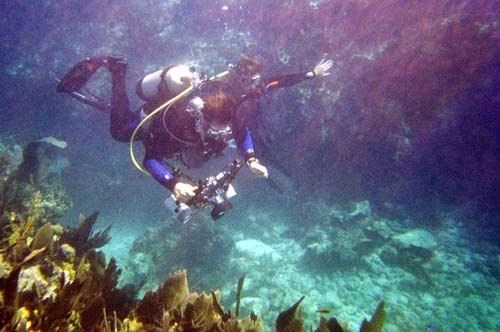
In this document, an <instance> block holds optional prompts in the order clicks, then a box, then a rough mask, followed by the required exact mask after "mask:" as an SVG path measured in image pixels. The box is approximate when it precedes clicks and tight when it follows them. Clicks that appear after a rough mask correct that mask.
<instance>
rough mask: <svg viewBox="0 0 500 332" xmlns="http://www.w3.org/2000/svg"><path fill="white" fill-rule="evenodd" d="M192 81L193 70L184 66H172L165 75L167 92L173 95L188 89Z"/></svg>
mask: <svg viewBox="0 0 500 332" xmlns="http://www.w3.org/2000/svg"><path fill="white" fill-rule="evenodd" d="M194 80H195V75H194V68H193V67H188V66H186V65H177V66H173V67H172V68H170V69H169V70H167V72H166V74H165V81H166V83H167V87H168V90H169V91H170V92H172V93H174V94H178V93H181V92H182V91H184V90H186V89H187V88H189V87H190V86H191V84H192V83H193V81H194Z"/></svg>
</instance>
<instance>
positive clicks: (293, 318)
mask: <svg viewBox="0 0 500 332" xmlns="http://www.w3.org/2000/svg"><path fill="white" fill-rule="evenodd" d="M304 298H305V296H302V297H301V298H300V299H299V300H298V301H297V302H295V304H294V305H292V306H291V307H290V308H288V309H287V310H285V311H283V312H281V313H280V314H279V315H278V318H277V319H276V332H302V331H304V320H303V319H302V316H301V314H300V304H301V303H302V301H303V300H304Z"/></svg>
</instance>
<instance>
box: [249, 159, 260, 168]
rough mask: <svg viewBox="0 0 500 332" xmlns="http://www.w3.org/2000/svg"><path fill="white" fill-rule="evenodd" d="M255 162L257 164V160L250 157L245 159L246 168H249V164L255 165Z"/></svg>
mask: <svg viewBox="0 0 500 332" xmlns="http://www.w3.org/2000/svg"><path fill="white" fill-rule="evenodd" d="M255 162H256V163H258V162H259V159H257V158H255V157H250V158H248V159H247V166H249V167H250V164H252V163H255Z"/></svg>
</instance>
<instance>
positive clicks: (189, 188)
mask: <svg viewBox="0 0 500 332" xmlns="http://www.w3.org/2000/svg"><path fill="white" fill-rule="evenodd" d="M197 188H198V187H196V186H193V185H191V184H189V183H185V182H177V184H176V185H175V187H174V190H173V191H172V194H173V195H174V197H175V199H176V200H177V201H178V202H179V203H187V202H189V200H190V199H191V198H193V197H194V196H195V190H196V189H197Z"/></svg>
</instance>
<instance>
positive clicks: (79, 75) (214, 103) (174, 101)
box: [57, 56, 333, 222]
mask: <svg viewBox="0 0 500 332" xmlns="http://www.w3.org/2000/svg"><path fill="white" fill-rule="evenodd" d="M332 65H333V62H332V60H326V59H323V60H321V61H320V62H319V63H318V64H317V65H316V66H315V67H314V69H313V70H311V71H308V72H305V73H297V74H291V75H283V76H279V77H275V78H271V79H263V78H261V76H260V74H261V70H262V64H261V63H260V62H259V61H257V60H254V59H252V58H250V57H247V56H242V57H241V59H240V60H239V61H238V63H237V64H236V65H235V66H230V68H229V70H228V71H226V72H224V73H222V74H219V75H217V76H215V77H213V78H207V77H205V76H204V75H200V74H199V73H198V72H197V71H196V70H195V68H194V67H189V66H186V65H174V66H170V67H167V68H165V69H162V70H158V71H156V72H153V73H151V74H148V75H146V76H144V77H143V78H142V79H140V80H139V81H138V83H137V86H136V92H137V95H138V96H139V98H140V99H141V100H142V101H144V104H143V105H142V106H141V107H140V108H139V109H138V110H136V111H131V110H130V107H129V99H128V97H127V94H126V86H125V78H126V77H125V76H126V72H127V63H126V62H125V60H124V58H123V57H121V56H97V57H92V58H87V59H85V60H84V61H82V62H80V63H78V64H77V65H75V66H74V67H72V68H71V69H70V70H69V71H68V72H67V73H66V74H65V76H64V77H63V78H62V79H61V80H60V81H58V86H57V92H63V93H67V94H69V95H70V96H72V97H73V98H75V99H77V100H78V101H80V102H83V103H85V104H88V105H90V106H92V107H94V108H96V109H98V110H100V111H103V112H106V113H109V114H110V132H111V135H112V137H113V138H114V139H115V140H117V141H120V142H130V144H131V157H132V160H133V161H134V163H135V164H136V166H137V167H138V168H139V169H141V170H143V171H145V172H147V173H148V174H150V175H151V176H152V177H153V178H154V179H155V180H156V181H157V182H159V183H160V184H161V185H162V186H164V187H165V188H167V189H168V190H169V191H170V192H171V193H172V195H171V196H170V200H167V201H166V205H167V207H169V208H170V209H171V210H172V211H173V212H174V213H175V214H177V216H178V218H179V219H180V220H181V221H183V222H187V220H189V218H190V213H189V207H190V206H192V205H196V207H198V208H202V207H205V206H208V205H211V206H212V207H213V209H212V213H211V215H212V218H213V219H217V218H218V217H220V216H221V215H222V214H224V212H225V211H227V210H228V209H230V208H231V206H232V205H230V203H229V201H228V198H230V197H231V196H232V195H234V194H235V192H234V190H233V188H232V186H231V184H230V182H231V181H232V180H233V179H234V176H235V175H236V172H237V171H238V170H239V169H240V166H241V162H237V161H235V162H233V163H232V164H231V167H230V169H229V170H228V171H224V172H221V173H219V174H218V175H216V176H214V177H209V178H207V179H206V180H205V181H198V183H193V181H188V180H184V179H183V176H181V173H180V172H179V171H178V170H177V169H176V168H174V167H172V166H171V165H170V164H168V162H167V160H168V159H171V158H174V157H177V158H178V159H179V160H180V161H181V162H182V163H183V164H184V165H185V166H186V167H187V168H199V167H201V166H202V165H203V164H204V163H205V162H206V161H207V160H209V159H210V158H211V157H215V156H220V155H222V153H223V151H224V149H225V148H226V147H227V146H228V145H229V146H235V145H236V146H237V147H238V148H239V150H240V152H241V155H242V157H243V159H244V161H245V162H246V165H247V166H248V168H249V169H250V170H251V171H252V172H253V173H255V174H257V175H258V176H261V177H265V178H267V177H268V170H267V168H266V167H265V166H264V165H262V164H261V163H260V162H259V160H258V159H257V158H256V157H255V150H254V146H253V141H252V136H251V133H250V130H249V129H248V127H247V126H245V123H244V121H243V118H244V116H240V115H239V114H238V110H239V109H240V107H241V106H242V105H243V104H245V103H246V102H247V101H250V100H256V99H258V98H260V97H262V96H264V95H267V94H268V93H269V91H270V90H272V89H275V88H280V87H290V86H292V85H295V84H298V83H300V82H302V81H305V80H307V79H312V78H314V77H322V76H326V75H329V70H330V68H331V67H332ZM101 67H102V68H106V69H108V70H109V71H110V73H111V78H112V95H111V103H110V104H108V103H106V102H105V101H103V100H100V99H99V98H97V97H95V96H94V95H92V94H90V93H85V92H82V89H83V87H84V86H85V84H86V83H87V82H88V80H89V79H90V78H91V76H92V75H93V74H94V73H95V72H96V71H97V70H98V69H99V68H101ZM135 140H140V141H141V142H142V143H143V145H144V149H145V156H144V159H143V162H142V165H139V164H138V163H136V162H135V158H134V154H133V146H132V143H133V141H135Z"/></svg>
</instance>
